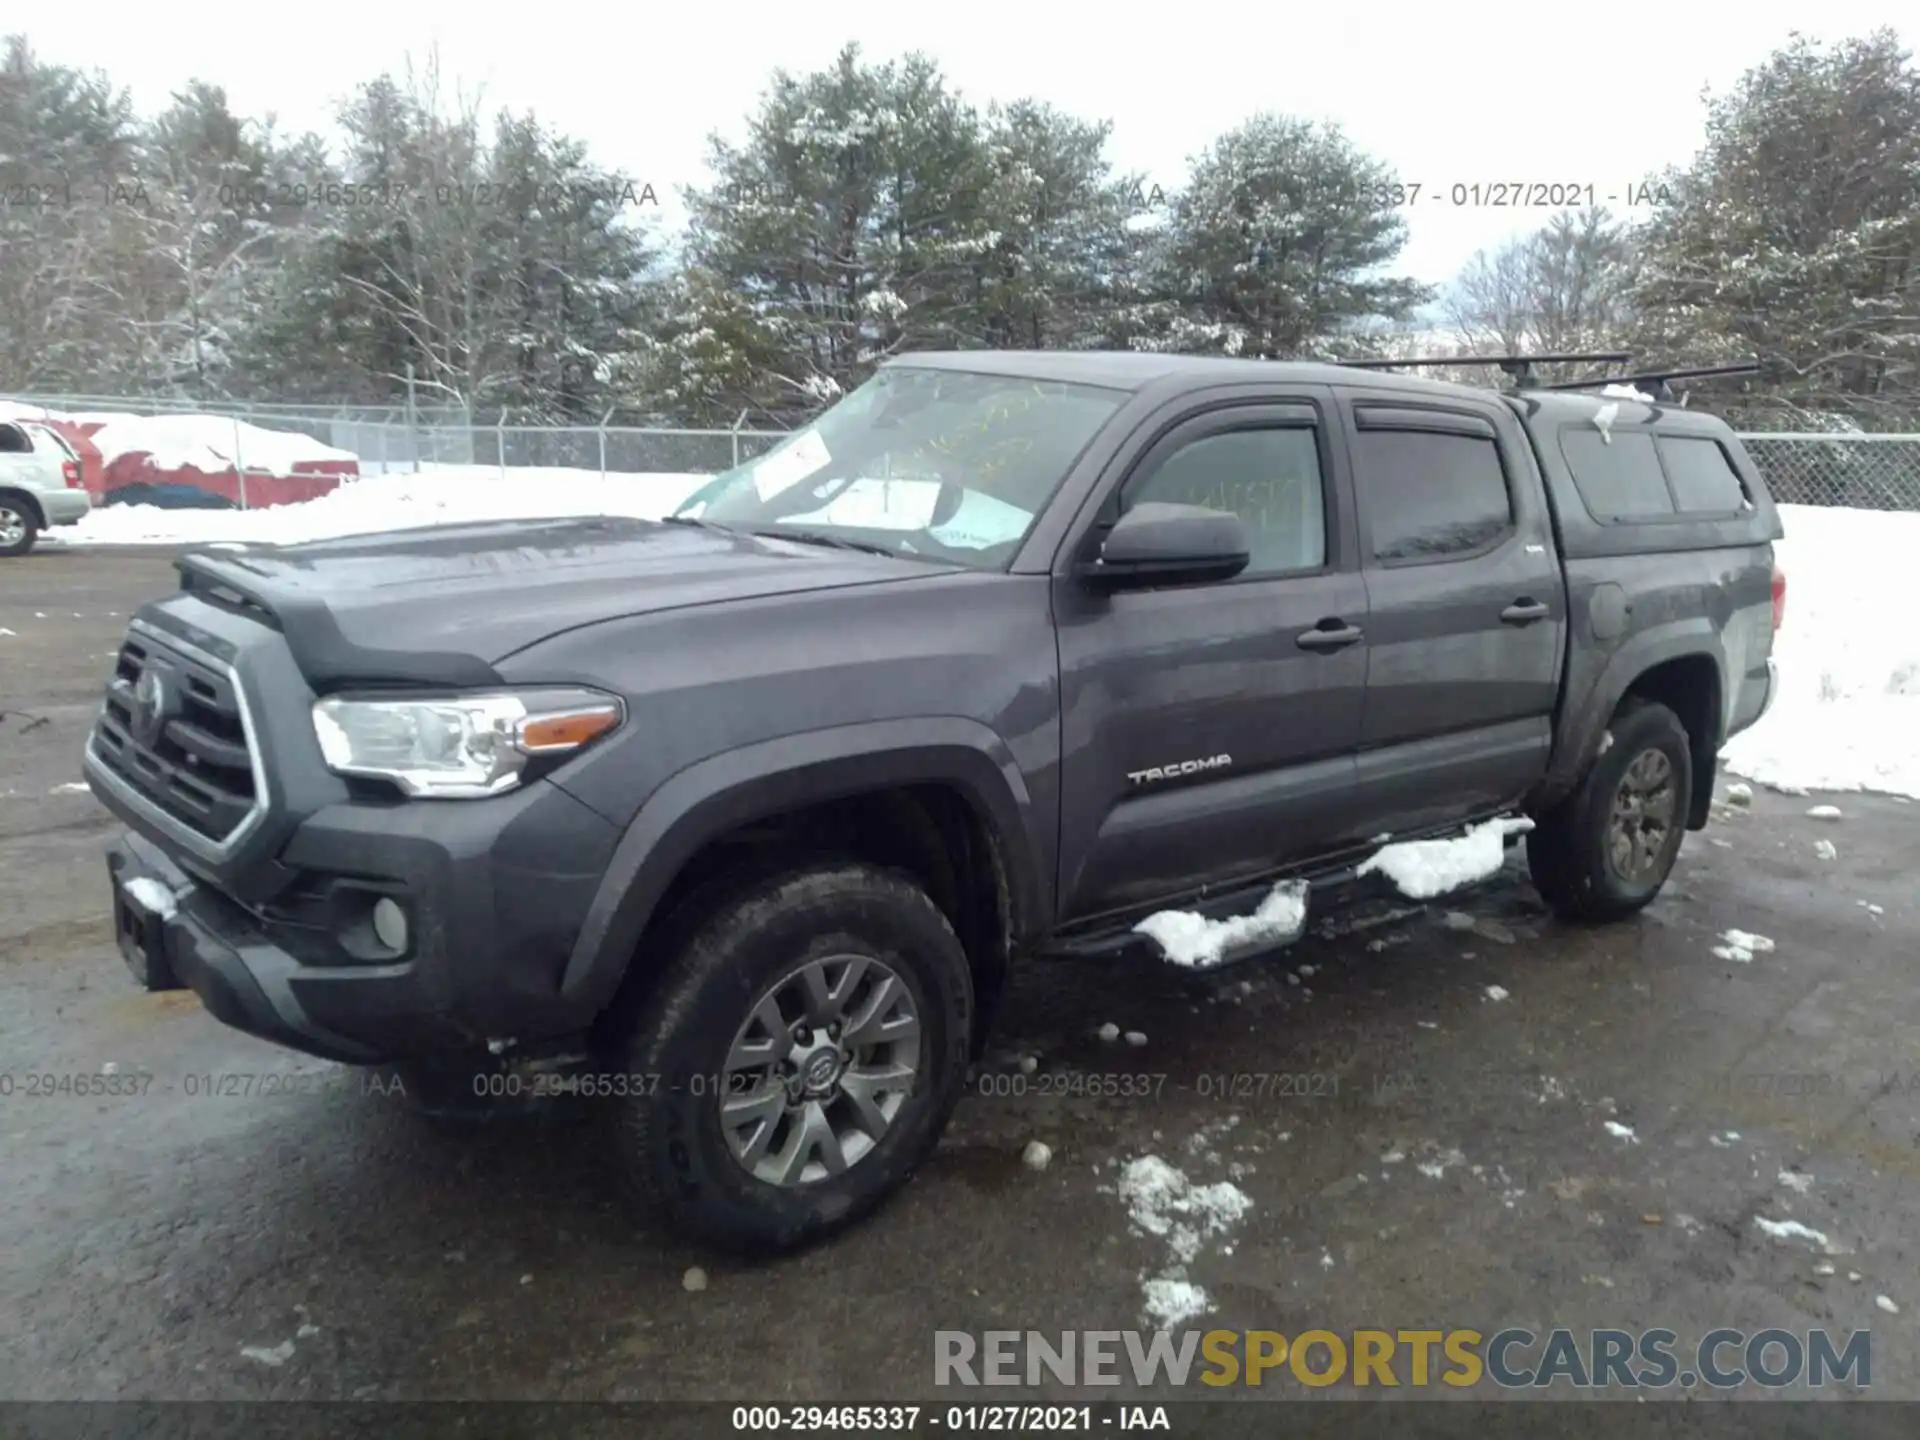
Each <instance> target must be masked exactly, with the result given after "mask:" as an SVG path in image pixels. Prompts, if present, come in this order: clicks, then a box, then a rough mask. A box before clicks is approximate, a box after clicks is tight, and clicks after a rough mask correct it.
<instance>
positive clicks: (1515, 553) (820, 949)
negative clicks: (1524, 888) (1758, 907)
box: [84, 352, 1785, 1250]
mask: <svg viewBox="0 0 1920 1440" xmlns="http://www.w3.org/2000/svg"><path fill="white" fill-rule="evenodd" d="M1780 533H1781V528H1780V522H1779V519H1778V516H1777V512H1776V510H1775V507H1774V504H1773V501H1772V500H1771V499H1770V497H1769V496H1768V493H1767V490H1766V486H1765V485H1764V484H1763V482H1762V479H1761V477H1760V475H1759V474H1758V473H1757V472H1756V470H1755V468H1754V466H1753V463H1752V461H1751V460H1750V459H1749V457H1748V456H1747V454H1746V452H1745V451H1744V450H1743V448H1742V447H1741V444H1740V442H1739V440H1738V439H1737V438H1736V437H1735V436H1734V435H1733V433H1732V432H1731V431H1730V430H1729V429H1728V428H1727V427H1726V425H1725V424H1723V423H1722V422H1720V421H1719V420H1716V419H1714V418H1712V417H1710V416H1708V415H1704V414H1702V413H1700V412H1697V411H1692V410H1688V409H1685V408H1682V407H1679V406H1676V405H1672V404H1669V403H1665V401H1664V399H1663V398H1656V397H1643V396H1641V395H1640V394H1639V393H1638V392H1626V394H1625V397H1624V398H1622V396H1621V395H1620V394H1619V393H1618V392H1616V393H1615V394H1613V395H1611V396H1609V395H1607V394H1605V393H1603V394H1592V393H1581V392H1579V391H1568V390H1549V389H1537V388H1530V389H1520V390H1517V391H1515V392H1513V393H1502V392H1498V391H1495V390H1491V389H1483V388H1475V387H1470V386H1465V385H1455V384H1451V383H1445V382H1440V381H1434V380H1428V379H1421V378H1414V377H1408V376H1401V375H1395V374H1388V373H1372V372H1369V371H1366V370H1361V369H1355V368H1347V367H1342V366H1336V365H1319V364H1306V363H1292V362H1287V363H1267V362H1258V361H1235V360H1225V359H1202V358H1194V357H1179V356H1166V355H1146V354H1125V353H1076V354H1052V353H1017V352H969V353H951V354H947V353H942V354H922V355H913V356H909V357H903V358H901V359H898V360H895V361H893V362H891V363H889V364H887V365H885V366H884V367H883V368H881V369H880V370H879V371H878V372H877V373H876V375H875V376H874V378H873V379H871V380H870V381H868V382H867V383H866V384H864V385H862V386H861V387H860V388H858V389H857V390H855V391H854V392H852V393H851V394H849V395H848V396H846V397H845V398H844V399H843V400H841V401H840V402H838V403H837V404H836V405H834V406H833V407H832V408H831V409H829V410H827V411H826V412H825V413H824V414H823V415H822V416H821V417H820V418H819V419H818V420H816V421H815V422H814V423H812V424H810V425H808V426H806V427H805V428H804V429H802V430H801V431H799V432H797V433H796V434H794V435H792V436H790V437H787V438H785V439H784V440H783V441H782V442H781V443H780V445H779V446H778V447H777V448H775V449H774V450H772V451H771V452H769V453H768V454H766V455H764V456H762V457H760V458H758V459H755V460H754V461H752V462H750V463H747V464H744V465H740V466H738V467H736V468H735V469H733V470H730V471H728V472H726V473H724V474H721V475H719V476H716V477H714V478H713V479H712V481H711V482H710V483H706V484H704V485H703V486H702V487H701V488H700V489H699V490H697V491H696V492H695V493H694V494H693V495H692V496H690V497H689V498H688V499H687V500H686V501H685V502H684V503H683V504H681V505H680V506H679V507H678V509H677V511H676V512H675V513H673V514H671V515H669V516H667V517H665V518H664V519H661V520H658V521H647V520H638V519H623V518H608V517H597V518H596V517H587V518H580V519H563V520H541V521H522V522H503V523H486V524H462V525H451V526H444V527H437V528H429V529H420V530H410V531H403V532H398V533H388V534H380V535H372V536H365V537H357V538H347V539H337V540H328V541H321V542H317V543H311V544H304V545H297V546H291V547H287V548H272V547H264V546H263V547H250V548H239V549H232V550H221V551H207V552H198V553H190V554H188V555H186V556H185V557H184V558H182V559H181V560H180V561H179V562H178V564H179V571H180V585H179V588H178V590H177V592H176V593H172V594H170V595H168V596H167V597H165V598H163V599H159V600H156V601H154V602H152V603H149V604H147V605H146V606H145V607H144V608H143V609H142V610H141V611H140V612H139V613H138V615H137V617H136V618H134V619H133V620H132V622H131V624H130V626H129V629H128V632H127V634H126V637H125V641H124V643H123V645H122V646H121V648H120V650H119V653H118V657H117V660H116V662H115V666H114V670H113V674H112V677H111V680H110V683H109V684H108V687H107V691H106V695H105V699H104V702H103V704H102V707H101V710H100V714H99V718H98V721H97V724H96V725H95V727H94V729H93V731H92V733H91V736H90V738H89V741H88V745H87V750H86V754H85V760H84V764H85V773H86V775H87V777H88V779H89V781H90V783H91V785H92V787H93V789H94V791H95V793H96V794H97V795H98V796H99V797H100V799H101V800H102V801H103V802H104V803H105V804H106V805H107V806H108V807H110V808H111V809H112V810H113V811H114V812H115V813H116V815H117V816H118V817H119V818H120V819H121V820H123V821H124V822H125V825H126V827H127V831H126V833H125V834H124V835H122V836H121V837H119V838H117V839H116V840H115V841H114V842H113V844H112V845H111V847H110V851H109V855H108V867H109V871H110V878H111V885H112V893H113V903H114V913H115V916H116V924H117V928H118V935H119V943H120V948H121V951H122V953H123V955H124V957H125V958H126V961H127V963H128V964H129V966H130V967H131V968H132V970H133V971H134V974H135V976H136V978H137V979H138V980H139V982H140V983H142V984H144V985H146V986H148V987H150V988H153V989H168V988H178V987H190V988H191V989H192V990H193V991H195V992H196V993H197V994H198V995H199V997H200V999H201V1000H202V1001H203V1002H204V1004H205V1006H206V1008H207V1009H208V1010H210V1011H211V1012H212V1013H213V1014H214V1015H215V1016H216V1017H218V1018H219V1019H220V1020H222V1021H224V1022H226V1023H227V1024H229V1025H232V1026H235V1027H238V1028H239V1029H242V1030H245V1031H248V1032H251V1033H252V1034H254V1035H257V1036H263V1037H266V1038H267V1039H269V1040H272V1041H277V1042H279V1043H281V1044H283V1045H286V1046H290V1047H293V1048H295V1049H298V1050H301V1051H305V1052H309V1053H311V1054H313V1055H318V1056H324V1057H328V1058H331V1059H334V1060H338V1061H344V1062H348V1063H353V1064H363V1065H380V1066H399V1067H402V1073H403V1074H405V1073H415V1074H439V1075H445V1074H470V1075H472V1076H474V1077H476V1079H475V1081H474V1083H475V1085H476V1086H480V1085H481V1083H482V1082H483V1081H485V1080H486V1079H487V1078H488V1077H489V1076H497V1075H502V1074H512V1075H520V1074H548V1073H551V1074H572V1075H576V1076H586V1077H588V1080H589V1081H590V1082H591V1083H589V1084H586V1085H584V1086H583V1089H582V1091H581V1093H589V1092H590V1093H594V1094H601V1095H609V1096H612V1097H614V1098H613V1100H612V1101H611V1102H610V1104H609V1106H608V1107H606V1108H607V1109H609V1110H610V1111H611V1112H612V1113H613V1115H614V1116H615V1117H617V1118H616V1120H615V1123H613V1124H612V1125H611V1126H610V1131H609V1133H610V1135H611V1137H612V1139H611V1140H610V1142H609V1160H610V1162H611V1163H613V1164H616V1165H617V1166H618V1168H619V1169H620V1170H621V1171H622V1172H623V1173H624V1174H625V1175H626V1176H627V1177H628V1178H629V1179H630V1180H631V1182H632V1183H633V1184H634V1185H635V1186H636V1187H637V1189H638V1191H639V1192H640V1193H641V1195H642V1196H643V1197H644V1198H646V1199H648V1200H650V1201H651V1202H654V1203H656V1204H657V1205H659V1206H661V1207H663V1208H664V1209H665V1210H666V1211H667V1212H668V1213H669V1214H670V1215H671V1216H672V1217H673V1218H674V1219H675V1220H676V1221H677V1222H678V1223H679V1224H680V1225H681V1226H683V1227H685V1228H686V1229H688V1230H690V1231H692V1232H694V1233H696V1234H698V1235H700V1236H703V1237H705V1238H706V1239H708V1240H710V1241H712V1242H715V1243H718V1244H722V1245H725V1246H729V1247H733V1248H739V1249H747V1250H780V1249H786V1248H791V1247H793V1246H796V1245H800V1244H804V1243H806V1242H808V1241H810V1240H813V1239H815V1238H818V1237H820V1236H822V1235H825V1234H827V1233H829V1232H831V1231H833V1230H836V1229H838V1228H840V1227H842V1226H844V1225H846V1224H848V1223H850V1222H852V1221H853V1220H855V1219H856V1218H857V1217H859V1216H861V1215H862V1214H864V1213H866V1212H868V1211H869V1210H871V1209H872V1208H873V1207H874V1206H875V1205H876V1204H878V1203H879V1202H880V1201H882V1200H883V1199H884V1198H885V1197H887V1196H888V1195H889V1194H891V1193H892V1192H894V1191H895V1190H896V1189H897V1188H898V1187H899V1186H900V1185H901V1184H903V1183H904V1182H905V1181H906V1180H907V1178H908V1177H909V1176H910V1175H911V1174H912V1173H913V1172H914V1170H915V1167H917V1166H918V1165H919V1164H920V1163H921V1161H922V1160H924V1159H925V1158H926V1157H927V1155H928V1154H929V1152H930V1151H931V1150H932V1149H933V1148H934V1146H935V1145H936V1144H937V1142H938V1140H939V1138H940V1134H941V1131H942V1128H943V1127H944V1126H945V1124H946V1122H947V1120H948V1117H949V1115H950V1114H951V1112H952V1111H953V1108H954V1106H955V1104H956V1102H957V1100H958V1099H959V1097H960V1094H961V1092H962V1089H963V1088H964V1084H965V1077H966V1074H967V1071H968V1067H969V1064H970V1063H971V1061H972V1060H973V1059H974V1058H975V1057H976V1056H977V1055H978V1054H979V1052H980V1047H981V1043H982V1039H983V1036H984V1035H985V1033H986V1031H987V1027H988V1025H989V1023H990V1019H991V1017H992V1014H993V1012H994V1008H995V1004H996V1001H997V1000H998V998H999V996H1000V995H1001V994H1002V992H1003V990H1004V989H1005V987H1006V984H1007V979H1008V975H1009V971H1010V969H1011V968H1012V967H1014V966H1016V965H1021V964H1025V963H1028V962H1030V961H1033V960H1035V959H1038V958H1043V957H1046V956H1049V955H1058V954H1063V953H1073V954H1078V955H1082V956H1085V955H1096V956H1097V955H1099V954H1101V953H1119V952H1120V951H1121V950H1123V949H1124V948H1125V947H1128V946H1140V945H1151V944H1152V943H1153V942H1151V941H1149V940H1147V939H1145V938H1143V935H1142V933H1141V932H1140V931H1138V930H1136V928H1135V927H1136V926H1137V925H1139V924H1140V923H1141V922H1142V921H1143V920H1145V919H1146V918H1147V917H1150V916H1153V915H1155V914H1156V913H1158V912H1163V911H1168V910H1174V911H1198V912H1200V913H1201V914H1203V915H1206V916H1211V917H1224V916H1228V915H1232V914H1237V913H1244V912H1245V911H1247V910H1250V909H1252V908H1254V907H1256V906H1258V905H1259V904H1260V903H1261V900H1262V897H1265V896H1268V895H1270V894H1271V893H1272V892H1273V891H1274V889H1275V887H1276V886H1277V885H1292V886H1298V887H1301V888H1300V893H1303V894H1306V895H1308V896H1311V895H1312V894H1314V893H1316V892H1319V893H1323V894H1324V893H1325V892H1324V890H1323V889H1322V887H1324V886H1327V885H1331V884H1337V883H1344V882H1346V881H1350V880H1351V879H1352V878H1353V876H1354V875H1355V873H1356V871H1358V870H1359V869H1361V868H1362V867H1363V866H1364V863H1365V861H1366V859H1367V858H1368V857H1369V856H1371V855H1372V854H1374V853H1375V852H1376V851H1377V850H1378V849H1379V846H1380V842H1381V839H1382V837H1386V836H1391V837H1393V839H1395V840H1396V841H1399V840H1410V839H1418V838H1423V837H1441V836H1446V835H1449V834H1453V833H1457V832H1459V831H1460V830H1462V829H1463V828H1464V827H1467V826H1470V825H1474V824H1477V823H1480V822H1483V821H1487V820H1490V819H1494V818H1504V817H1517V816H1525V817H1527V818H1529V819H1530V820H1531V821H1532V827H1531V829H1530V830H1529V831H1528V832H1527V833H1526V839H1525V845H1526V852H1527V860H1528V862H1529V866H1530V869H1531V873H1532V877H1533V880H1534V882H1535V884H1536V885H1537V887H1538V889H1539V892H1540V894H1541V895H1542V896H1543V897H1544V898H1545V900H1546V901H1547V902H1548V903H1549V904H1550V905H1551V906H1552V908H1553V909H1554V910H1555V911H1557V912H1558V913H1559V914H1560V915H1561V916H1564V917H1567V918H1568V919H1571V920H1575V921H1583V922H1603V921H1609V920H1616V919H1619V918H1621V917H1626V916H1629V915H1631V914H1632V913H1633V912H1635V911H1636V910H1638V909H1639V908H1640V907H1642V906H1644V905H1646V904H1647V903H1648V901H1650V900H1651V899H1652V898H1653V897H1654V896H1655V894H1657V893H1658V892H1659V890H1660V888H1661V886H1662V884H1663V883H1664V881H1665V880H1666V878H1667V875H1668V873H1669V871H1670V870H1671V868H1672V866H1673V863H1674V857H1675V854H1676V853H1677V851H1678V850H1679V848H1680V844H1681V841H1682V839H1683V838H1684V835H1685V832H1686V831H1688V830H1698V829H1700V828H1702V827H1703V826H1704V825H1705V824H1706V823H1707V819H1708V811H1709V801H1710V797H1711V795H1712V791H1713V784H1714V770H1715V757H1716V756H1717V754H1718V753H1719V751H1720V748H1721V746H1722V743H1723V742H1724V741H1725V740H1726V739H1727V737H1728V736H1729V735H1732V734H1733V733H1735V732H1736V731H1739V730H1741V729H1742V728H1744V727H1746V726H1748V725H1750V724H1752V723H1753V722H1754V721H1755V720H1756V719H1758V718H1759V716H1760V715H1761V713H1762V712H1763V711H1764V710H1765V708H1766V707H1767V705H1768V703H1769V701H1770V700H1771V698H1772V694H1773V688H1774V670H1773V661H1772V658H1771V652H1772V648H1773V638H1774V632H1775V629H1776V627H1777V626H1778V624H1779V622H1780V616H1781V607H1782V605H1783V603H1784V598H1785V588H1784V587H1785V581H1784V578H1783V576H1782V575H1781V574H1780V572H1779V571H1778V570H1777V569H1776V567H1775V565H1774V557H1773V542H1774V541H1775V540H1776V539H1778V538H1779V536H1780ZM1516 828H1518V827H1516ZM1222 958H1223V960H1225V961H1229V962H1231V961H1237V960H1242V959H1244V958H1246V957H1245V956H1244V955H1239V954H1229V955H1227V956H1225V957H1222ZM494 1088H495V1090H496V1091H497V1090H499V1089H500V1088H501V1087H500V1086H499V1085H497V1084H496V1085H495V1087H494ZM594 1108H596V1109H597V1108H599V1107H594Z"/></svg>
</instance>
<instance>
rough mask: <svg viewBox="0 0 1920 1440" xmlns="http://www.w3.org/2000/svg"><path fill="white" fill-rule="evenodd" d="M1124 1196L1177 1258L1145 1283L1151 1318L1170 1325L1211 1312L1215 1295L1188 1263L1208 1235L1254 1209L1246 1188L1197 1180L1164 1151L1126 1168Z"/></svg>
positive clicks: (1130, 1211) (1138, 1219)
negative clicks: (1196, 1278)
mask: <svg viewBox="0 0 1920 1440" xmlns="http://www.w3.org/2000/svg"><path fill="white" fill-rule="evenodd" d="M1120 1201H1121V1203H1122V1204H1124V1205H1125V1206H1126V1207H1127V1218H1128V1219H1130V1220H1132V1221H1133V1223H1134V1224H1135V1225H1136V1226H1138V1227H1139V1228H1140V1229H1141V1230H1143V1231H1145V1232H1146V1233H1147V1234H1149V1235H1153V1236H1156V1237H1158V1238H1160V1239H1163V1240H1165V1241H1166V1242H1167V1251H1168V1257H1169V1259H1170V1260H1171V1261H1172V1264H1171V1266H1170V1267H1169V1268H1168V1270H1167V1271H1166V1272H1165V1273H1164V1274H1161V1275H1156V1276H1152V1277H1150V1278H1148V1279H1145V1280H1143V1281H1142V1282H1141V1289H1142V1292H1143V1294H1144V1296H1145V1299H1146V1312H1147V1318H1148V1319H1149V1320H1150V1321H1152V1322H1153V1324H1154V1325H1155V1326H1156V1327H1158V1328H1160V1329H1163V1330H1164V1329H1171V1328H1172V1327H1173V1326H1175V1325H1178V1324H1179V1323H1180V1322H1181V1321H1183V1320H1191V1319H1192V1318H1193V1317H1194V1316H1196V1315H1203V1314H1205V1313H1206V1311H1207V1309H1208V1308H1209V1307H1210V1306H1211V1305H1212V1304H1213V1299H1212V1297H1211V1296H1209V1295H1208V1294H1207V1292H1206V1291H1205V1290H1203V1289H1201V1288H1200V1287H1199V1286H1198V1285H1195V1284H1194V1283H1193V1282H1192V1281H1190V1280H1188V1279H1187V1266H1188V1265H1190V1264H1192V1263H1193V1261H1194V1259H1195V1257H1197V1256H1198V1255H1199V1253H1200V1247H1201V1246H1202V1245H1203V1244H1204V1243H1205V1242H1206V1241H1207V1240H1209V1239H1212V1238H1214V1237H1216V1236H1219V1235H1223V1234H1225V1233H1226V1232H1227V1231H1228V1230H1229V1229H1230V1228H1232V1227H1233V1226H1234V1225H1237V1224H1238V1223H1239V1222H1240V1221H1241V1220H1242V1219H1244V1218H1245V1216H1246V1214H1247V1212H1248V1211H1249V1210H1251V1209H1252V1208H1253V1201H1252V1200H1251V1199H1250V1198H1249V1197H1248V1195H1247V1193H1246V1191H1244V1190H1242V1189H1240V1187H1239V1186H1237V1185H1233V1184H1230V1183H1229V1182H1227V1181H1225V1180H1222V1181H1219V1182H1218V1183H1216V1184H1213V1185H1195V1184H1194V1183H1193V1182H1192V1181H1191V1180H1189V1179H1188V1178H1187V1177H1186V1174H1185V1173H1184V1172H1183V1171H1180V1170H1178V1169H1176V1168H1175V1167H1173V1166H1172V1165H1169V1164H1168V1163H1167V1162H1166V1161H1164V1160H1162V1159H1160V1157H1159V1156H1157V1155H1142V1156H1141V1157H1140V1158H1139V1159H1137V1160H1130V1161H1128V1162H1127V1166H1126V1169H1124V1170H1122V1171H1121V1172H1120Z"/></svg>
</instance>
